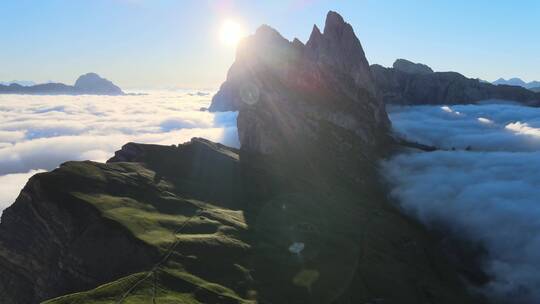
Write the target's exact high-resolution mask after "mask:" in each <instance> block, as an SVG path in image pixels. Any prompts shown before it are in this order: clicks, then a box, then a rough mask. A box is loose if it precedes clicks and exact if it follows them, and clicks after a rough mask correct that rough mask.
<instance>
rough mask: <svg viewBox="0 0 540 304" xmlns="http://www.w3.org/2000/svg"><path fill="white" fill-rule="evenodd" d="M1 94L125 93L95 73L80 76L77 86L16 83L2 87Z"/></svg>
mask: <svg viewBox="0 0 540 304" xmlns="http://www.w3.org/2000/svg"><path fill="white" fill-rule="evenodd" d="M0 94H30V95H83V94H88V95H124V92H123V91H122V90H121V89H120V88H119V87H117V86H116V85H114V84H113V83H112V82H111V81H109V80H107V79H104V78H101V77H99V76H98V75H97V74H95V73H88V74H85V75H82V76H80V77H79V78H78V79H77V81H76V82H75V85H73V86H70V85H66V84H63V83H44V84H36V85H32V86H22V85H19V84H16V83H12V84H10V85H0Z"/></svg>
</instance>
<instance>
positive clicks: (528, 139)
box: [383, 104, 540, 303]
mask: <svg viewBox="0 0 540 304" xmlns="http://www.w3.org/2000/svg"><path fill="white" fill-rule="evenodd" d="M389 110H390V116H391V120H392V123H393V126H394V128H395V129H396V131H397V132H398V133H400V134H402V136H405V137H407V138H408V139H410V140H414V141H417V142H420V143H424V144H430V145H435V146H438V147H441V148H445V149H450V150H448V151H437V152H429V153H428V152H412V151H411V152H409V153H405V154H401V155H398V156H396V157H394V158H392V159H390V160H388V161H386V162H384V163H383V172H384V175H385V176H386V177H387V179H388V180H389V181H390V182H391V184H392V185H393V190H392V196H394V197H395V198H397V199H398V201H399V202H400V203H401V206H402V207H403V209H404V210H406V212H408V213H410V214H411V215H413V216H415V217H417V218H418V219H420V220H421V221H422V222H424V223H426V224H427V225H428V226H431V225H441V224H442V225H444V226H445V227H447V228H449V229H450V232H451V233H454V234H455V235H456V236H459V237H466V238H468V239H470V240H472V241H474V242H480V243H481V244H482V245H483V246H484V247H485V248H486V249H487V251H488V257H487V259H486V260H485V264H484V265H483V267H484V270H485V271H486V272H487V273H488V274H490V275H491V276H493V278H494V279H493V280H492V282H491V283H490V284H489V285H488V286H485V287H484V288H483V291H484V292H486V294H488V295H489V296H490V297H492V298H493V299H495V300H496V301H500V302H501V303H540V201H539V198H540V109H539V108H528V107H522V106H518V105H511V104H491V105H490V104H487V105H463V106H452V107H438V106H417V107H392V108H389ZM467 147H470V148H471V149H470V151H466V150H465V149H466V148H467ZM451 148H456V151H452V150H451Z"/></svg>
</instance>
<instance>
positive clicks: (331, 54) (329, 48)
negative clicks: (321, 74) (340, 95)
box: [306, 11, 375, 94]
mask: <svg viewBox="0 0 540 304" xmlns="http://www.w3.org/2000/svg"><path fill="white" fill-rule="evenodd" d="M306 48H307V51H308V55H309V56H310V57H311V58H312V60H315V61H317V62H318V63H319V64H321V65H324V66H328V67H332V68H333V69H336V70H340V71H342V72H345V74H348V75H349V76H351V77H352V78H353V81H354V82H355V83H356V85H358V86H360V87H363V88H365V89H367V90H368V91H369V92H370V93H372V94H375V86H374V85H373V80H372V79H371V73H370V71H369V64H368V61H367V59H366V56H365V53H364V49H363V48H362V44H361V43H360V40H359V39H358V37H356V34H355V33H354V30H353V28H352V26H351V25H350V24H348V23H347V22H345V20H343V17H341V16H340V15H339V14H338V13H336V12H333V11H330V12H328V14H327V16H326V21H325V26H324V32H323V33H322V34H321V33H320V31H319V30H318V28H317V27H316V26H314V27H313V31H312V33H311V37H310V38H309V40H308V42H307V43H306Z"/></svg>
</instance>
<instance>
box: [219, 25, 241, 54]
mask: <svg viewBox="0 0 540 304" xmlns="http://www.w3.org/2000/svg"><path fill="white" fill-rule="evenodd" d="M244 36H245V31H244V29H243V27H242V25H240V23H238V22H236V21H234V20H232V19H227V20H225V21H224V22H223V24H222V25H221V28H220V32H219V38H220V40H221V42H222V43H223V44H224V45H227V46H233V47H234V46H236V45H237V44H238V41H240V39H242V38H243V37H244Z"/></svg>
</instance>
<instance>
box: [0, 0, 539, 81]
mask: <svg viewBox="0 0 540 304" xmlns="http://www.w3.org/2000/svg"><path fill="white" fill-rule="evenodd" d="M328 10H335V11H338V12H339V13H340V14H342V15H343V16H344V18H345V19H346V20H347V21H348V22H349V23H351V24H352V25H353V27H354V29H355V31H356V33H357V35H358V36H359V38H360V40H361V41H362V44H363V46H364V49H365V51H366V55H367V56H368V60H369V61H370V63H380V64H383V65H391V64H392V62H393V61H394V60H395V59H396V58H407V59H410V60H413V61H418V62H423V63H426V64H428V65H430V66H431V67H433V68H434V69H435V70H440V71H447V70H455V71H458V72H461V73H463V74H465V75H467V76H469V77H479V78H483V79H487V80H495V79H496V78H498V77H505V78H508V77H513V76H519V77H522V78H523V79H525V80H527V81H530V80H534V79H537V80H540V39H538V38H537V37H538V29H540V1H536V0H521V1H520V0H516V1H502V0H492V1H487V0H476V1H465V0H454V1H429V0H393V1H384V0H356V1H342V0H334V1H329V0H327V1H324V0H284V1H265V2H263V1H240V0H238V1H234V0H223V1H210V0H198V1H190V0H185V1H180V0H178V1H174V0H92V1H85V0H47V1H41V0H35V1H30V0H2V1H1V4H0V28H2V38H1V39H2V40H1V41H2V43H1V45H0V67H1V68H0V81H2V80H4V81H7V80H13V79H17V80H33V81H36V82H43V81H47V80H55V81H61V82H66V83H73V82H74V80H75V78H76V77H77V76H78V75H80V74H83V73H85V72H89V71H93V72H97V73H99V74H102V75H103V76H105V77H107V78H109V79H111V80H113V81H114V82H116V83H118V84H119V85H121V86H122V87H126V88H160V87H184V88H187V87H191V88H215V87H217V86H218V85H219V84H220V83H221V82H222V81H223V80H224V78H225V75H226V71H227V69H228V67H229V65H230V64H231V63H232V61H233V60H234V49H233V48H231V47H227V46H225V45H223V44H222V43H220V41H219V34H218V33H219V28H220V25H221V24H222V23H223V20H225V19H234V20H237V21H238V22H239V23H241V24H243V25H244V27H245V28H246V30H247V31H248V32H253V31H254V30H255V29H256V28H257V27H258V26H259V25H260V24H262V23H266V24H270V25H271V26H273V27H274V28H276V29H278V30H279V31H280V32H281V33H282V34H283V35H284V36H285V37H287V38H289V39H292V38H294V37H298V38H300V40H302V41H304V42H305V40H306V39H307V38H308V36H309V33H310V31H311V28H312V26H313V24H318V25H320V26H321V25H323V23H324V17H325V15H326V12H327V11H328Z"/></svg>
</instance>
